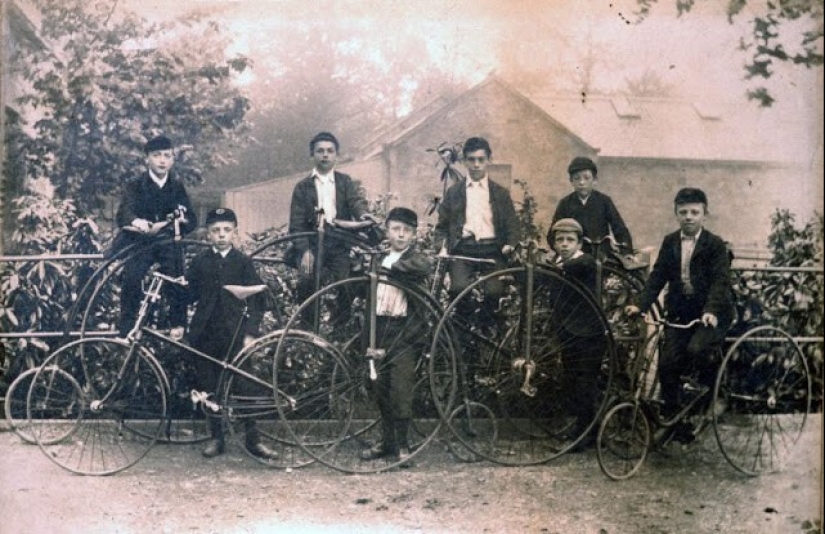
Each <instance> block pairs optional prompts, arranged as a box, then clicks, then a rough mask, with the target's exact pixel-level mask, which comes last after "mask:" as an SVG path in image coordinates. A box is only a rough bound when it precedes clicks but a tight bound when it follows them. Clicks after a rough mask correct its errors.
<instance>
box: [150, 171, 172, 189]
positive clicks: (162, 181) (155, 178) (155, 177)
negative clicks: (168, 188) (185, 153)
mask: <svg viewBox="0 0 825 534" xmlns="http://www.w3.org/2000/svg"><path fill="white" fill-rule="evenodd" d="M149 178H151V179H152V181H153V182H155V183H156V184H157V185H158V187H163V186H164V185H166V181H167V180H168V179H169V173H168V172H167V173H166V176H164V177H163V178H158V175H157V174H155V173H154V172H152V169H149Z"/></svg>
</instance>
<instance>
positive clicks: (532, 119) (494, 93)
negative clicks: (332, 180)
mask: <svg viewBox="0 0 825 534" xmlns="http://www.w3.org/2000/svg"><path fill="white" fill-rule="evenodd" d="M473 136H480V137H484V138H486V139H487V140H488V141H489V142H490V146H491V148H492V150H493V162H494V163H496V164H499V165H510V166H511V171H510V172H511V178H512V179H513V180H524V181H527V182H529V188H530V191H531V192H532V194H533V195H534V196H535V197H536V198H537V199H540V200H541V211H540V213H539V214H538V219H537V220H538V221H539V222H541V221H549V218H550V216H551V215H552V209H553V207H555V204H556V202H557V201H558V199H559V198H561V196H562V195H564V194H566V193H567V192H568V187H569V185H568V182H567V179H566V169H567V164H568V162H569V161H570V159H572V158H573V157H574V156H576V155H590V156H593V155H594V152H593V149H592V148H590V147H588V146H587V145H585V144H584V143H583V142H581V140H579V139H577V138H575V137H574V136H572V135H570V134H569V132H567V130H565V129H564V128H562V127H561V126H559V125H558V124H556V123H555V122H554V121H552V120H551V119H549V118H548V117H547V116H546V115H545V114H544V113H543V112H541V111H540V110H539V109H538V108H536V107H535V106H534V105H532V104H531V103H530V102H529V101H528V100H526V99H523V98H521V97H519V96H517V95H516V94H515V93H513V92H512V91H511V90H509V89H508V88H507V87H506V86H504V85H501V84H498V83H490V84H486V85H483V86H481V87H479V88H478V89H477V90H475V91H470V92H469V93H467V94H465V95H464V96H463V97H461V98H460V99H459V100H458V101H456V102H454V103H453V105H452V106H450V107H449V108H448V109H447V110H446V111H444V112H443V114H442V115H441V116H438V117H437V118H436V119H435V120H430V121H427V122H425V123H424V124H422V125H421V126H419V127H418V128H416V129H415V130H414V131H412V132H411V133H409V134H408V135H407V136H405V137H402V139H401V140H400V141H399V142H396V143H395V144H394V145H392V146H390V147H388V153H389V162H390V164H389V168H390V172H391V176H390V181H389V183H390V190H391V191H392V192H393V193H395V194H396V195H397V197H398V199H397V203H402V204H405V205H407V206H409V207H411V208H412V209H414V210H415V211H417V212H418V213H419V216H420V217H422V221H423V222H424V223H427V222H429V223H432V224H435V222H436V221H437V216H436V214H433V215H431V216H430V217H423V215H424V213H425V211H426V209H427V206H428V204H429V198H430V197H431V196H433V195H437V196H439V197H440V196H442V194H443V191H442V185H441V182H440V181H439V176H440V173H441V169H442V168H443V167H442V166H441V165H440V162H439V159H438V155H437V154H436V153H434V152H427V149H431V148H435V147H437V146H438V145H440V144H441V143H442V142H447V143H450V144H452V143H463V142H464V141H465V140H466V139H467V138H468V137H473ZM459 169H460V170H461V171H462V172H463V173H464V174H465V175H466V170H464V169H463V168H462V167H461V166H459ZM502 185H508V184H502ZM510 188H511V191H512V194H513V199H514V200H515V201H517V202H518V201H520V200H521V198H522V191H521V188H519V187H518V186H513V185H510ZM545 227H546V225H545Z"/></svg>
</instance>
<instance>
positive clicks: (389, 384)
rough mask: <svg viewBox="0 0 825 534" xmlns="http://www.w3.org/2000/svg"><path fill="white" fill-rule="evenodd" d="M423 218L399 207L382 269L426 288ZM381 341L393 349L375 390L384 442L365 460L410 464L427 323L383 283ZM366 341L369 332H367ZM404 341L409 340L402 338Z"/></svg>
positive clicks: (389, 226) (389, 225)
mask: <svg viewBox="0 0 825 534" xmlns="http://www.w3.org/2000/svg"><path fill="white" fill-rule="evenodd" d="M417 227H418V216H417V215H416V213H415V212H414V211H413V210H411V209H408V208H403V207H396V208H393V209H392V210H390V212H389V213H388V214H387V220H386V233H387V241H388V243H389V246H390V250H389V252H388V253H387V254H386V255H385V256H384V257H383V258H382V259H381V267H382V269H383V270H385V271H387V272H388V274H389V276H391V277H393V278H397V279H401V280H404V281H406V282H409V283H411V284H415V285H421V284H422V283H423V282H424V280H425V279H426V277H427V276H428V275H429V274H430V273H431V272H432V261H431V260H430V258H429V257H427V256H426V255H425V254H423V253H422V252H420V251H418V250H417V249H416V247H415V244H414V242H415V234H416V228H417ZM376 301H377V302H376V315H377V317H376V325H375V328H376V336H375V337H376V339H379V340H387V341H390V342H391V344H392V347H393V349H392V350H391V351H389V350H388V351H387V355H386V356H385V358H384V359H383V360H381V361H380V362H379V364H380V367H379V368H378V378H377V379H376V381H375V382H374V383H372V386H373V393H374V395H375V399H376V403H377V404H378V409H379V411H380V412H381V442H380V443H377V444H375V445H374V446H373V447H372V448H370V449H366V450H364V451H362V452H361V459H363V460H378V459H386V460H388V461H391V462H392V461H397V460H404V458H405V457H406V456H409V455H410V446H409V442H408V433H409V428H410V422H411V419H412V403H413V387H414V386H415V364H416V360H417V359H418V358H420V357H421V356H422V355H423V353H424V351H425V350H426V349H427V348H428V347H427V346H426V340H427V328H428V326H427V324H426V321H424V320H423V318H422V317H421V312H422V310H416V309H415V308H414V306H413V303H412V302H410V301H409V300H408V299H407V297H406V294H405V293H404V291H403V290H401V289H400V288H399V287H397V286H394V285H390V284H379V285H378V292H377V296H376ZM364 334H365V338H364V342H365V343H366V339H368V337H369V332H364ZM399 336H403V337H404V339H399Z"/></svg>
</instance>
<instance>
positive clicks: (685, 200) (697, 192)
mask: <svg viewBox="0 0 825 534" xmlns="http://www.w3.org/2000/svg"><path fill="white" fill-rule="evenodd" d="M673 203H674V204H676V205H677V206H678V205H680V204H704V205H705V206H707V205H708V197H707V195H705V192H704V191H702V190H701V189H697V188H695V187H684V188H682V189H680V190H679V192H678V193H676V198H674V199H673Z"/></svg>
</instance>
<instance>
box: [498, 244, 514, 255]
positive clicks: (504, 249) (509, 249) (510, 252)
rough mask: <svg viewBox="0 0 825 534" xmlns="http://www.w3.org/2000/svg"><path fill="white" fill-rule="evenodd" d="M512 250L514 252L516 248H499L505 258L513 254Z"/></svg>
mask: <svg viewBox="0 0 825 534" xmlns="http://www.w3.org/2000/svg"><path fill="white" fill-rule="evenodd" d="M514 250H516V247H514V246H513V245H504V246H503V247H501V253H502V254H504V255H505V256H509V255H510V254H512V253H513V251H514Z"/></svg>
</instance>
